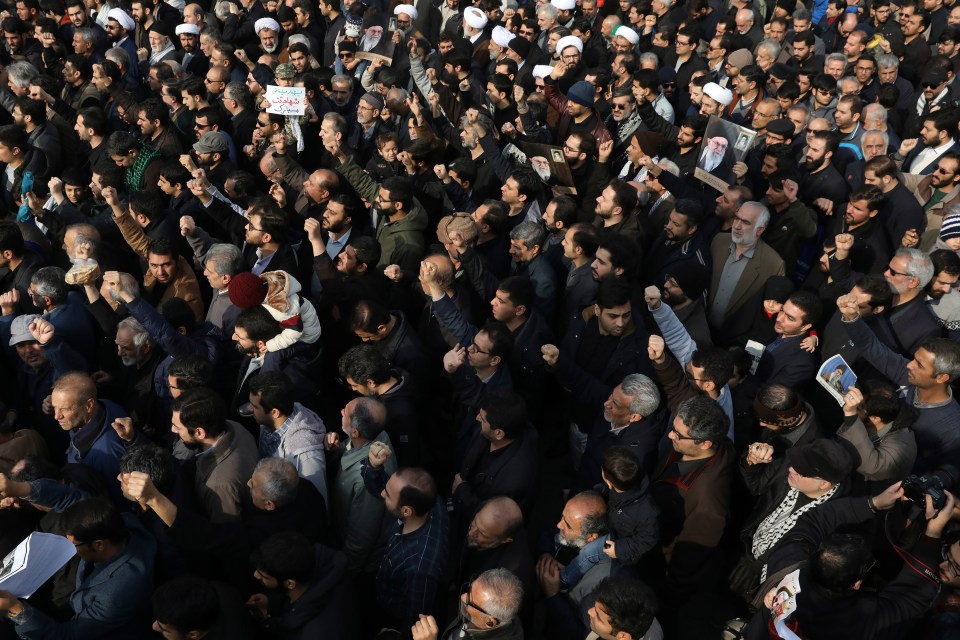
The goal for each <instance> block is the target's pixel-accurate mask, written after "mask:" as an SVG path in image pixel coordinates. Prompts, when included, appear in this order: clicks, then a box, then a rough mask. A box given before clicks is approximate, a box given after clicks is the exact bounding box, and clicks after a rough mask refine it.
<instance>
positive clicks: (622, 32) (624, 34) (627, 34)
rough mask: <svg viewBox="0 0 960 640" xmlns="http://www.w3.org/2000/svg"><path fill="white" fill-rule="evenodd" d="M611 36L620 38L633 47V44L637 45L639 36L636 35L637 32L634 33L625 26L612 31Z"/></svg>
mask: <svg viewBox="0 0 960 640" xmlns="http://www.w3.org/2000/svg"><path fill="white" fill-rule="evenodd" d="M613 35H614V36H620V37H621V38H623V39H624V40H626V41H627V42H629V43H630V44H634V45H635V44H637V43H638V42H640V36H638V35H637V32H636V31H634V30H633V29H631V28H630V27H627V26H625V25H620V26H619V27H617V28H616V29H614V30H613Z"/></svg>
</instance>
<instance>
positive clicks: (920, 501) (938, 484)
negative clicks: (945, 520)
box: [900, 469, 954, 511]
mask: <svg viewBox="0 0 960 640" xmlns="http://www.w3.org/2000/svg"><path fill="white" fill-rule="evenodd" d="M953 483H954V478H952V477H951V476H950V474H949V472H948V471H947V470H946V469H938V470H936V471H934V472H933V473H927V474H924V475H922V476H910V477H908V478H907V479H906V480H904V481H903V484H901V485H900V487H901V488H902V489H903V497H904V498H906V499H907V500H909V501H910V502H913V503H914V504H916V505H917V506H919V507H920V508H921V510H926V507H927V501H926V496H930V500H931V501H932V502H933V508H934V509H936V510H937V511H939V510H940V509H943V507H944V506H945V505H946V504H947V493H946V491H947V487H950V486H952V485H953Z"/></svg>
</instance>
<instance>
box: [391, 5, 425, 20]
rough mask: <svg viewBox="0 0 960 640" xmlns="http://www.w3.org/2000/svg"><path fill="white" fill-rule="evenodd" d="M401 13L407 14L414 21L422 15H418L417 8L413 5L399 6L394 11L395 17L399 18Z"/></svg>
mask: <svg viewBox="0 0 960 640" xmlns="http://www.w3.org/2000/svg"><path fill="white" fill-rule="evenodd" d="M401 13H405V14H407V15H408V16H410V18H411V19H412V20H416V19H417V18H418V17H420V14H419V13H417V8H416V7H415V6H413V5H412V4H398V5H397V8H396V9H394V10H393V15H395V16H398V15H400V14H401Z"/></svg>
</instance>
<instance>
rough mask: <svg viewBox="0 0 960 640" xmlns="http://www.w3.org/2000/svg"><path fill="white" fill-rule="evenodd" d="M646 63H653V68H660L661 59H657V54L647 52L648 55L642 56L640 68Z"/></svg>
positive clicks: (643, 54)
mask: <svg viewBox="0 0 960 640" xmlns="http://www.w3.org/2000/svg"><path fill="white" fill-rule="evenodd" d="M644 62H653V68H654V69H659V68H660V58H658V57H657V54H655V53H653V52H652V51H647V52H646V53H641V54H640V67H641V68H643V63H644Z"/></svg>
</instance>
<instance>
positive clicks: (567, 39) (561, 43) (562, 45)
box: [557, 36, 583, 55]
mask: <svg viewBox="0 0 960 640" xmlns="http://www.w3.org/2000/svg"><path fill="white" fill-rule="evenodd" d="M567 47H576V48H577V51H579V52H580V53H583V42H582V41H581V40H580V38H578V37H577V36H564V37H562V38H560V39H559V40H557V55H560V54H562V53H563V50H564V49H566V48H567Z"/></svg>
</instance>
